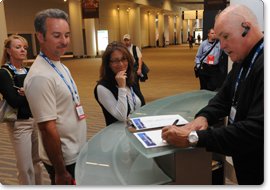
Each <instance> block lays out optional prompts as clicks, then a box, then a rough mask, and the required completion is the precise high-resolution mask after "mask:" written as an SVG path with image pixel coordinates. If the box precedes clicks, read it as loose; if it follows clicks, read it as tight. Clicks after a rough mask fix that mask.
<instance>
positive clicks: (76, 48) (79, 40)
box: [68, 0, 84, 58]
mask: <svg viewBox="0 0 270 190" xmlns="http://www.w3.org/2000/svg"><path fill="white" fill-rule="evenodd" d="M68 8H69V14H70V15H69V19H70V32H71V40H72V45H73V57H76V58H82V57H84V48H83V34H82V12H81V6H80V3H79V1H78V0H69V3H68Z"/></svg>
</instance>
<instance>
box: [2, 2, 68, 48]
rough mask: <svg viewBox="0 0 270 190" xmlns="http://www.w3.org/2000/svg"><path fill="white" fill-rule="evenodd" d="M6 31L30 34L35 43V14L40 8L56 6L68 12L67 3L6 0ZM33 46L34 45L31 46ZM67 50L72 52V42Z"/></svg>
mask: <svg viewBox="0 0 270 190" xmlns="http://www.w3.org/2000/svg"><path fill="white" fill-rule="evenodd" d="M4 8H5V16H6V24H7V33H8V34H13V33H18V34H32V39H33V44H35V41H34V40H35V38H34V37H33V36H34V35H35V27H34V19H35V15H36V14H37V13H38V12H39V11H42V10H45V9H49V8H58V9H61V10H63V11H65V12H66V13H67V14H69V10H68V3H56V2H51V1H46V2H45V1H38V0H36V1H31V0H7V1H5V3H4ZM33 47H35V46H33ZM67 52H72V43H70V45H69V47H68V48H67Z"/></svg>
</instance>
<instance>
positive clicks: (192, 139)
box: [189, 135, 197, 143]
mask: <svg viewBox="0 0 270 190" xmlns="http://www.w3.org/2000/svg"><path fill="white" fill-rule="evenodd" d="M196 140H197V137H196V136H195V135H191V136H190V137H189V142H191V143H195V142H196Z"/></svg>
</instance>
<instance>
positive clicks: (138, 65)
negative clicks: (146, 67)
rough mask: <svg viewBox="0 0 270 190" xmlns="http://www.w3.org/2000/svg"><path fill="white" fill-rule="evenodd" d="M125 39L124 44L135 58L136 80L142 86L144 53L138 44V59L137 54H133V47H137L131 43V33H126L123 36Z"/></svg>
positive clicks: (134, 70)
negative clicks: (140, 78) (140, 81)
mask: <svg viewBox="0 0 270 190" xmlns="http://www.w3.org/2000/svg"><path fill="white" fill-rule="evenodd" d="M123 40H124V44H125V46H126V48H127V49H128V50H129V52H130V53H131V55H132V56H133V58H134V67H133V72H134V76H135V81H136V82H137V83H138V85H139V87H140V84H139V77H140V76H142V64H143V61H142V53H141V51H140V49H139V48H138V46H136V53H137V57H138V59H137V60H136V59H135V55H134V54H133V48H135V47H134V45H133V44H131V37H130V35H129V34H125V35H124V36H123Z"/></svg>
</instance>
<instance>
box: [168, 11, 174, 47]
mask: <svg viewBox="0 0 270 190" xmlns="http://www.w3.org/2000/svg"><path fill="white" fill-rule="evenodd" d="M169 42H170V45H173V44H174V17H173V16H169Z"/></svg>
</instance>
